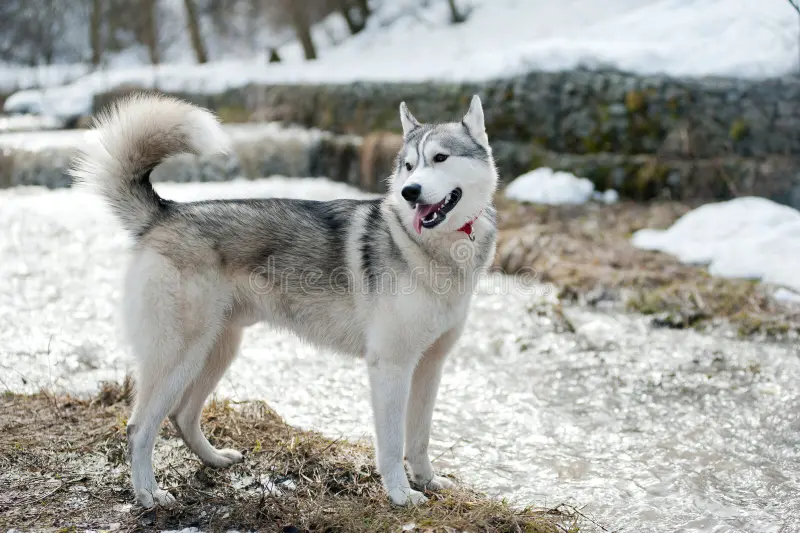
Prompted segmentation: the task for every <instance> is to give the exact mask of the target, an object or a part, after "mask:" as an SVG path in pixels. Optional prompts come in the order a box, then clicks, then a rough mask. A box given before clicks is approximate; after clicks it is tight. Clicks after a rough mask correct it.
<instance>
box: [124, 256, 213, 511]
mask: <svg viewBox="0 0 800 533" xmlns="http://www.w3.org/2000/svg"><path fill="white" fill-rule="evenodd" d="M126 285H127V287H126V292H125V315H126V316H125V321H126V326H127V329H128V336H129V338H130V340H131V342H132V344H133V351H134V354H135V356H136V358H137V360H138V361H137V367H138V368H137V374H136V382H135V392H136V399H135V402H134V409H133V413H132V414H131V417H130V420H129V422H128V428H127V434H128V453H129V455H130V461H131V482H132V483H133V490H134V493H135V495H136V499H137V500H138V501H139V503H140V504H141V505H142V506H143V507H146V508H149V507H152V506H153V505H156V504H158V505H163V506H171V505H173V504H174V503H175V498H173V496H172V495H171V494H169V492H167V491H166V490H162V489H161V488H159V486H158V484H157V482H156V478H155V475H154V472H153V447H154V445H155V441H156V438H157V436H158V431H159V428H160V427H161V423H162V422H163V420H164V419H165V418H166V417H167V415H168V414H169V413H170V412H171V411H172V410H173V409H174V407H175V405H176V404H177V403H178V401H179V400H180V399H181V398H182V397H183V395H184V393H185V391H186V390H187V388H188V387H189V386H190V385H191V384H192V383H193V382H195V381H196V380H197V378H198V377H199V376H200V375H201V373H202V370H203V368H204V366H205V361H206V359H207V357H208V355H209V353H210V352H211V349H212V347H213V346H214V343H215V342H216V340H217V337H218V336H219V334H220V332H221V331H222V323H223V319H224V316H225V308H226V306H225V303H226V302H225V296H226V294H225V292H224V288H222V291H221V290H220V289H221V287H220V280H219V279H218V277H216V276H214V273H213V272H204V273H200V272H197V271H195V272H193V273H191V274H190V275H187V274H185V273H182V272H180V271H178V270H177V269H176V268H175V266H174V265H173V264H172V263H171V262H170V261H169V260H167V259H166V258H164V257H163V256H160V255H159V254H156V253H148V252H145V253H143V254H141V255H140V256H138V257H136V258H135V260H134V262H133V263H132V265H131V268H130V269H129V272H128V278H127V280H126Z"/></svg>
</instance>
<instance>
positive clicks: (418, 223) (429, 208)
mask: <svg viewBox="0 0 800 533" xmlns="http://www.w3.org/2000/svg"><path fill="white" fill-rule="evenodd" d="M438 208H439V204H420V205H418V206H417V210H416V211H415V212H414V229H415V230H417V235H419V234H420V233H422V219H423V218H425V217H426V216H428V215H430V214H431V213H433V212H434V211H436V210H437V209H438Z"/></svg>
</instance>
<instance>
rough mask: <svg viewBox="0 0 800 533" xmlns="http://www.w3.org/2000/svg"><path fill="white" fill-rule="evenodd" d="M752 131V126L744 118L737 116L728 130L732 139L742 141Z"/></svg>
mask: <svg viewBox="0 0 800 533" xmlns="http://www.w3.org/2000/svg"><path fill="white" fill-rule="evenodd" d="M749 133H750V126H749V125H748V124H747V121H746V120H744V119H743V118H737V119H736V120H734V121H733V123H732V124H731V128H730V131H729V132H728V136H729V137H730V138H731V140H732V141H741V140H742V139H744V138H745V137H747V135H748V134H749Z"/></svg>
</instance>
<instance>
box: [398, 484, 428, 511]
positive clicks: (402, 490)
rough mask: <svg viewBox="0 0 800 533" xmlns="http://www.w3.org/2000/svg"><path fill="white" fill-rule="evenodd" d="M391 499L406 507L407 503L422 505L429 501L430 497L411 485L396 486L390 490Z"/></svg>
mask: <svg viewBox="0 0 800 533" xmlns="http://www.w3.org/2000/svg"><path fill="white" fill-rule="evenodd" d="M389 500H391V502H392V503H393V504H395V505H399V506H401V507H405V506H407V505H422V504H423V503H425V502H427V501H428V498H426V497H425V495H424V494H422V493H421V492H420V491H418V490H414V489H412V488H411V487H395V488H393V489H391V490H390V491H389Z"/></svg>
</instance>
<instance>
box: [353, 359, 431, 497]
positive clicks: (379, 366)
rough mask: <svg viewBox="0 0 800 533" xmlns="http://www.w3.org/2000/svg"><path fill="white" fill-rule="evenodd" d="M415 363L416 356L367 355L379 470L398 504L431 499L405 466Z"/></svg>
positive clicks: (387, 490)
mask: <svg viewBox="0 0 800 533" xmlns="http://www.w3.org/2000/svg"><path fill="white" fill-rule="evenodd" d="M415 363H416V359H411V358H406V357H403V356H393V354H391V352H386V351H380V352H374V353H371V354H369V355H368V357H367V368H368V372H369V385H370V394H371V396H372V410H373V416H374V417H375V437H376V440H377V442H376V456H377V459H378V472H380V474H381V477H382V478H383V486H384V487H385V488H386V492H387V493H388V495H389V499H390V500H391V501H392V503H394V504H395V505H409V504H411V505H417V504H421V503H424V502H426V501H427V500H428V499H427V498H426V497H425V495H424V494H422V493H421V492H419V491H416V490H413V489H412V488H411V486H410V485H409V483H408V478H407V477H406V472H405V468H404V466H403V440H404V428H405V419H406V405H407V403H408V394H409V391H410V389H411V376H412V374H413V372H414V365H415Z"/></svg>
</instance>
